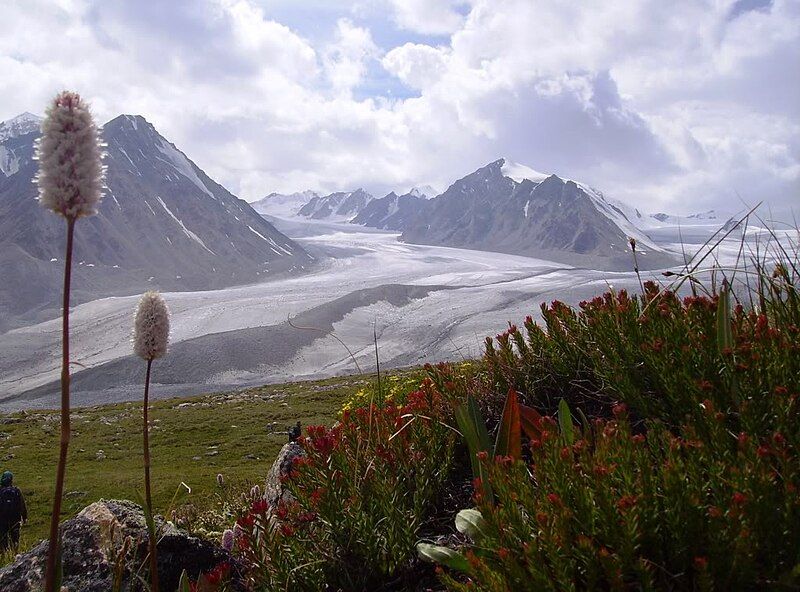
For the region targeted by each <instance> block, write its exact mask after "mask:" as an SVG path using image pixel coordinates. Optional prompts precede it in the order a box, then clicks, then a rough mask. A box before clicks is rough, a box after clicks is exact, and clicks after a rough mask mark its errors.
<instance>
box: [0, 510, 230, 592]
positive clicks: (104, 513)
mask: <svg viewBox="0 0 800 592" xmlns="http://www.w3.org/2000/svg"><path fill="white" fill-rule="evenodd" d="M156 524H157V529H158V533H159V541H158V575H159V579H160V583H161V589H162V590H163V591H165V592H171V591H173V590H175V589H176V588H177V586H178V579H179V578H180V574H181V572H182V571H183V570H184V569H185V570H186V572H187V573H188V574H189V575H190V576H191V577H192V578H196V577H197V576H198V574H199V573H200V572H201V571H209V570H211V569H213V568H214V566H216V565H217V564H219V563H220V562H222V561H228V560H229V559H230V557H229V554H228V553H227V552H226V551H225V550H224V549H222V547H220V546H218V545H215V544H214V543H211V542H209V541H206V540H203V539H199V538H197V537H193V536H190V535H188V534H187V533H185V532H183V531H180V530H178V529H177V528H175V527H174V526H172V525H171V524H169V523H166V522H164V521H163V520H162V519H160V518H159V519H157V522H156ZM61 537H62V546H63V564H64V579H63V582H62V586H63V587H64V588H66V589H67V590H69V592H108V590H112V589H113V583H114V573H115V571H116V566H117V565H119V566H121V570H120V577H121V583H122V590H131V591H136V590H144V589H145V588H144V586H143V585H142V583H141V580H139V579H138V578H137V574H138V577H144V579H145V581H147V526H146V524H145V519H144V514H143V512H142V509H141V507H139V506H138V505H136V504H134V503H133V502H129V501H127V500H101V501H99V502H95V503H93V504H91V505H89V506H87V507H85V508H84V509H83V510H82V511H81V512H80V513H79V514H78V515H77V516H76V517H75V518H72V519H70V520H67V521H66V522H64V523H63V524H62V525H61ZM46 556H47V541H42V542H41V543H39V544H38V545H36V546H35V547H34V548H33V549H31V550H30V551H28V552H27V553H23V554H21V555H20V556H18V557H17V559H16V560H15V561H14V562H13V563H11V564H10V565H8V566H6V567H4V568H2V569H0V590H2V591H3V592H33V591H38V590H40V589H41V587H42V584H43V579H44V570H45V562H46Z"/></svg>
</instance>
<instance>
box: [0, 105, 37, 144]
mask: <svg viewBox="0 0 800 592" xmlns="http://www.w3.org/2000/svg"><path fill="white" fill-rule="evenodd" d="M41 125H42V118H41V117H39V116H38V115H34V114H33V113H28V112H27V111H26V112H25V113H22V114H21V115H17V116H16V117H12V118H11V119H9V120H7V121H0V142H3V141H4V140H7V139H9V138H16V137H17V136H22V135H25V134H29V133H31V132H38V131H39V127H40V126H41Z"/></svg>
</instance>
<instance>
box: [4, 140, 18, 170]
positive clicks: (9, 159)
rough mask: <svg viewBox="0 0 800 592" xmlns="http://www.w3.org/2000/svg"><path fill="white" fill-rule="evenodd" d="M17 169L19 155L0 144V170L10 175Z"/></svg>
mask: <svg viewBox="0 0 800 592" xmlns="http://www.w3.org/2000/svg"><path fill="white" fill-rule="evenodd" d="M17 171H19V157H18V156H16V155H15V154H14V151H13V150H9V149H8V148H6V147H5V146H2V145H0V172H2V173H3V174H4V175H5V176H6V177H10V176H11V175H13V174H14V173H16V172H17Z"/></svg>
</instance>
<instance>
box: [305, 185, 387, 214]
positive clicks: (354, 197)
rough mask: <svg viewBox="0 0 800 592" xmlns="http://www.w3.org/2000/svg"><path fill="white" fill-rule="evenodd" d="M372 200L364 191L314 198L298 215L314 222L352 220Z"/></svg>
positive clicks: (358, 190) (337, 193) (342, 192)
mask: <svg viewBox="0 0 800 592" xmlns="http://www.w3.org/2000/svg"><path fill="white" fill-rule="evenodd" d="M371 200H372V196H371V195H370V194H369V193H367V192H366V191H364V190H363V189H356V190H355V191H339V192H336V193H331V194H329V195H324V196H319V195H318V196H316V197H312V198H311V199H310V200H309V201H308V203H306V205H304V206H303V207H302V208H300V210H298V212H297V214H298V215H300V216H305V217H306V218H312V219H314V220H329V219H335V220H352V219H353V218H354V217H355V216H356V215H357V214H358V213H359V212H360V211H361V210H362V209H363V208H364V206H366V205H367V204H368V203H369V202H370V201H371Z"/></svg>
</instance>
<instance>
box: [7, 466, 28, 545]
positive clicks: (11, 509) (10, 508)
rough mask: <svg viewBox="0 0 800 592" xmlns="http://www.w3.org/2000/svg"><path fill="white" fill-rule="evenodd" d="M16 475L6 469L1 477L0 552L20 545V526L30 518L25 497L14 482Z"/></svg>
mask: <svg viewBox="0 0 800 592" xmlns="http://www.w3.org/2000/svg"><path fill="white" fill-rule="evenodd" d="M13 481H14V475H13V474H12V473H11V471H6V472H5V473H3V475H2V477H0V552H2V551H7V550H8V549H12V550H13V551H14V552H16V551H17V548H18V547H19V528H20V526H21V525H22V523H23V522H25V521H26V520H28V508H26V507H25V498H24V497H22V492H21V491H20V490H19V488H18V487H14V485H13V484H12V483H13Z"/></svg>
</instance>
